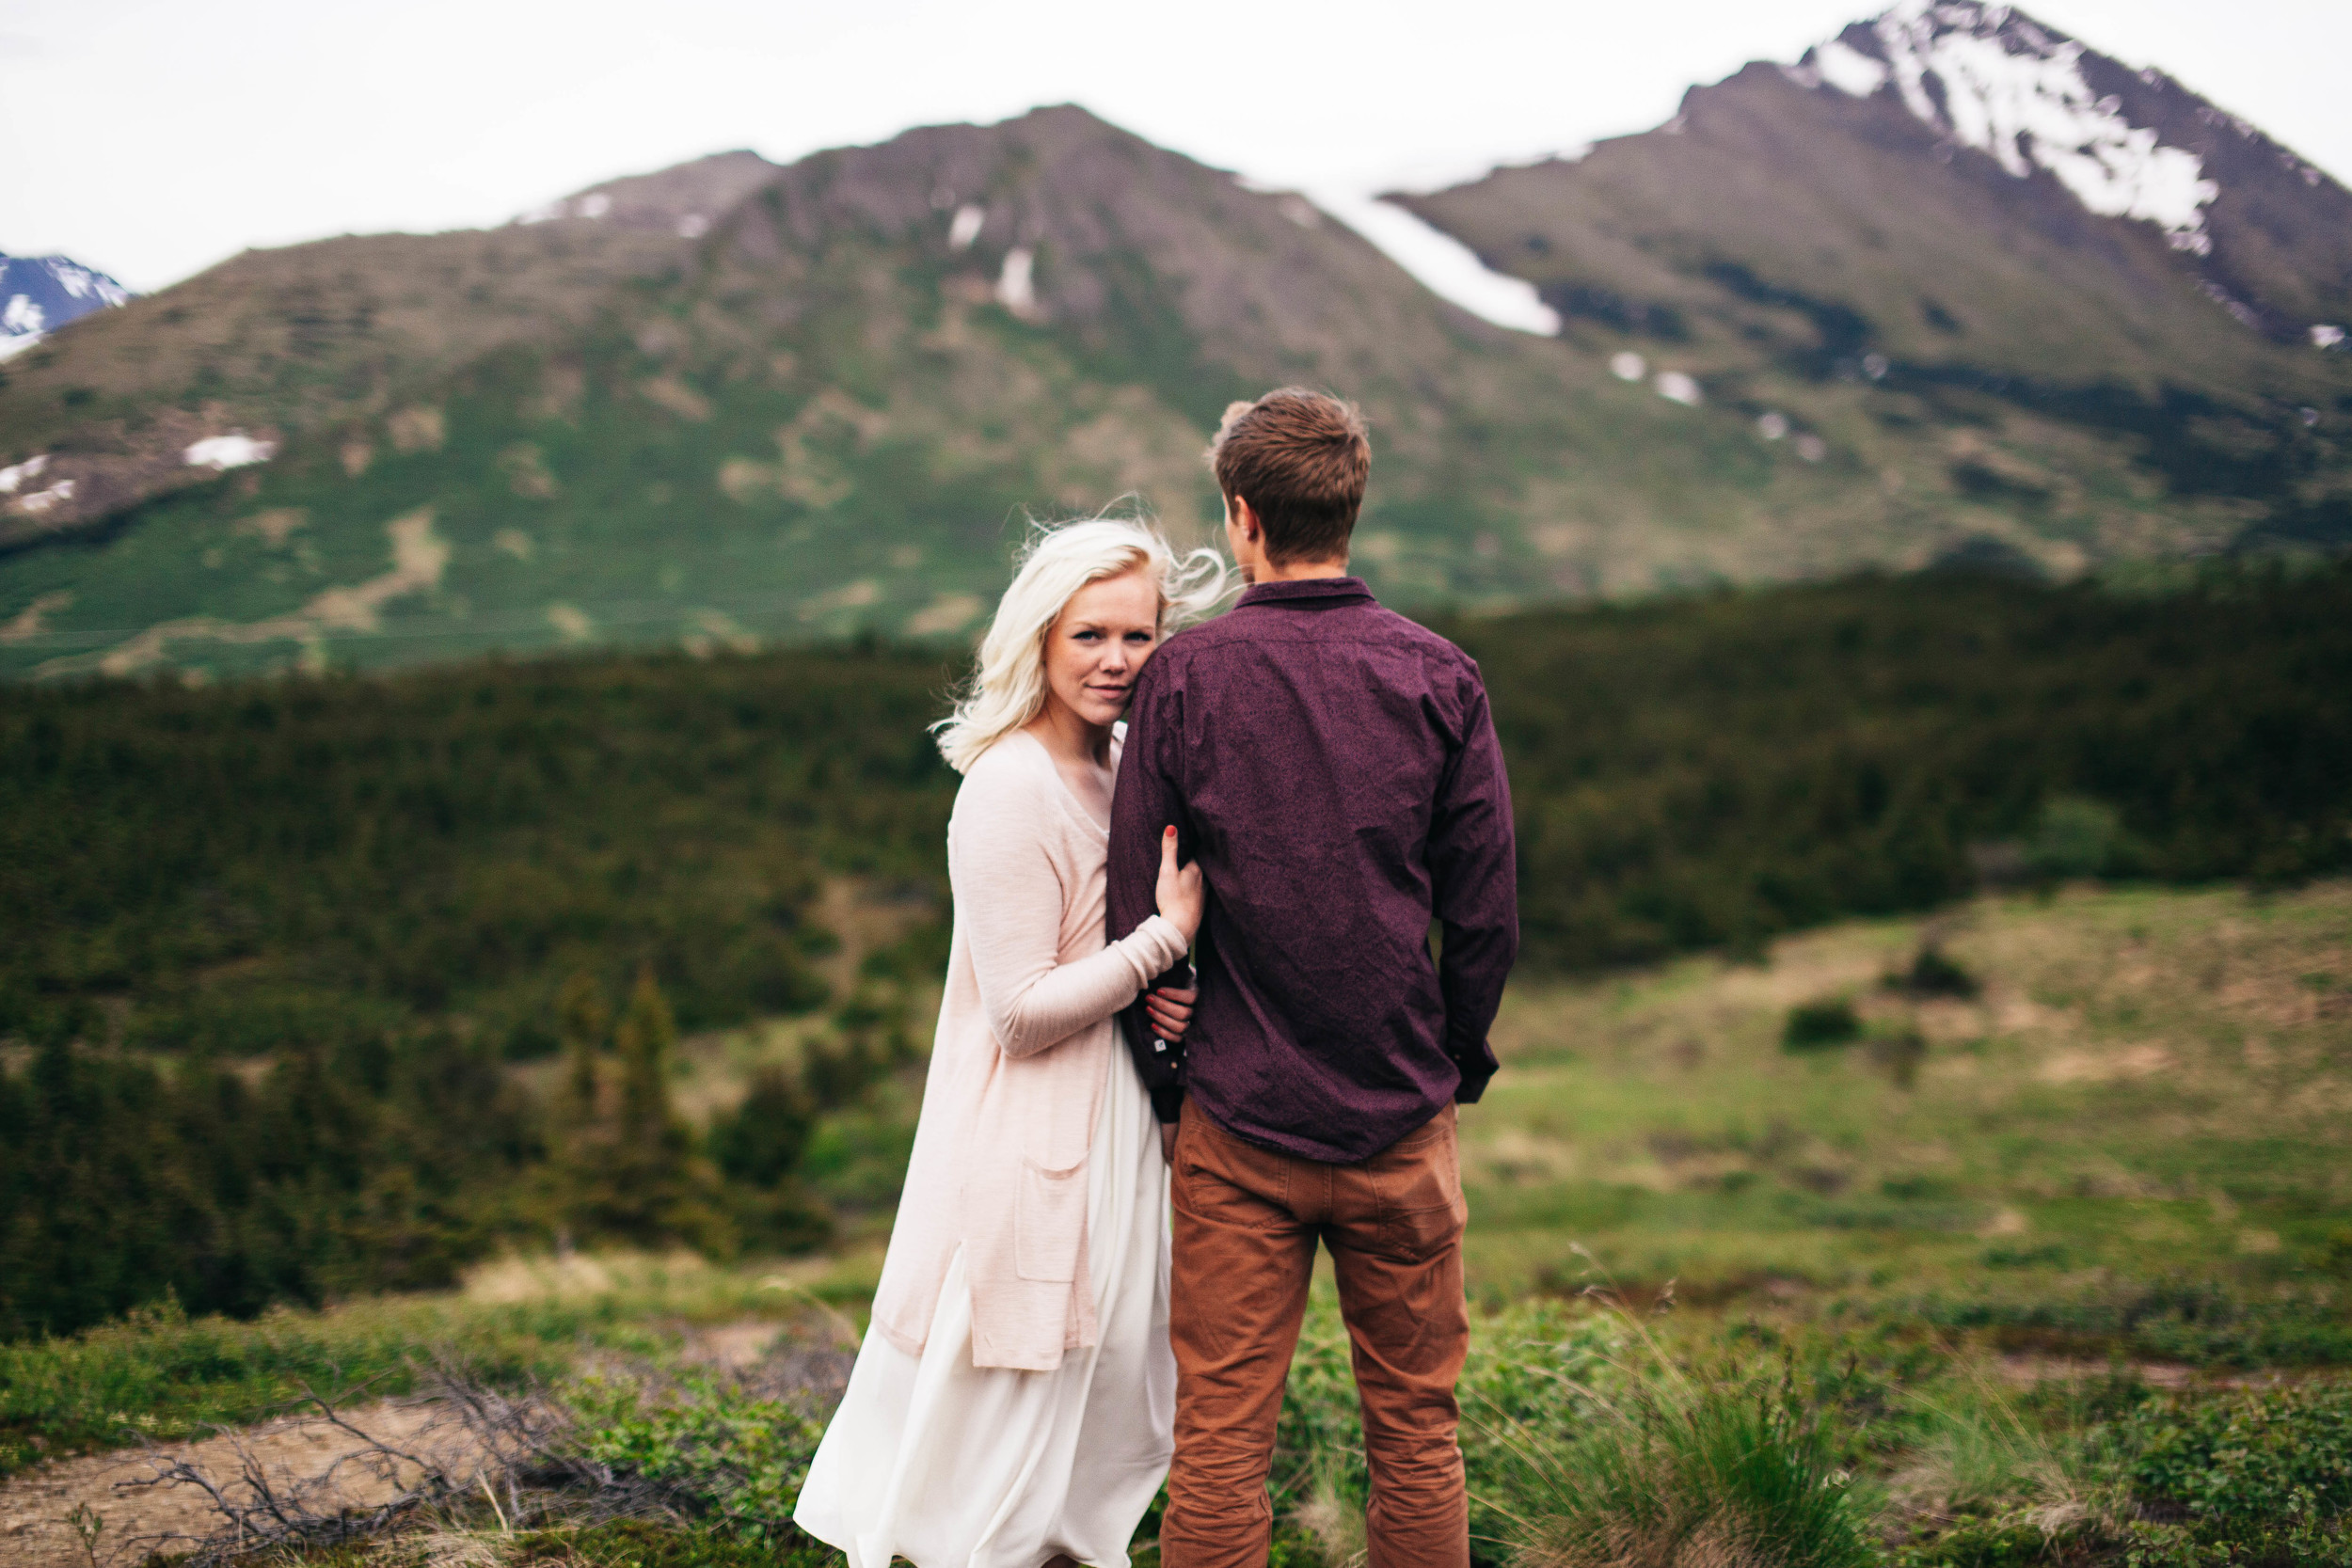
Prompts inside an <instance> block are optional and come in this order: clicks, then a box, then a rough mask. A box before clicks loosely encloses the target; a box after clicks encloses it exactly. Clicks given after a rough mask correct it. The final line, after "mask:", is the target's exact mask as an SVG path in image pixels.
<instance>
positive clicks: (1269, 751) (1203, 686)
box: [1109, 578, 1519, 1163]
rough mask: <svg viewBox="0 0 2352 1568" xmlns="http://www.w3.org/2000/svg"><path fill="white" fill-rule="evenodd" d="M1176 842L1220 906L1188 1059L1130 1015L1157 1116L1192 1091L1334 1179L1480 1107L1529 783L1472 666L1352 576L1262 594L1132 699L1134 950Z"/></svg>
mask: <svg viewBox="0 0 2352 1568" xmlns="http://www.w3.org/2000/svg"><path fill="white" fill-rule="evenodd" d="M1169 823H1173V824H1175V826H1176V828H1177V831H1178V834H1179V843H1180V845H1181V847H1182V849H1183V852H1184V856H1185V858H1187V859H1193V860H1198V861H1199V862H1200V867H1201V870H1202V872H1203V874H1204V876H1205V878H1206V879H1207V882H1208V888H1209V898H1208V912H1207V914H1206V916H1205V917H1204V918H1203V920H1202V921H1201V925H1200V935H1199V937H1198V938H1197V939H1196V942H1195V956H1196V958H1197V960H1198V968H1199V971H1200V1003H1199V1006H1198V1008H1197V1010H1196V1011H1195V1012H1194V1014H1193V1021H1192V1027H1191V1030H1190V1032H1189V1035H1188V1037H1187V1038H1186V1039H1185V1040H1184V1042H1183V1049H1182V1050H1181V1051H1180V1050H1179V1049H1178V1048H1177V1047H1176V1046H1172V1045H1170V1046H1165V1047H1163V1046H1161V1045H1160V1044H1159V1042H1158V1041H1156V1040H1155V1039H1154V1038H1153V1037H1152V1032H1151V1026H1150V1024H1149V1022H1147V1021H1146V1020H1145V1018H1144V1016H1143V1012H1142V1009H1141V1007H1140V1006H1137V1007H1135V1008H1131V1009H1130V1010H1129V1011H1128V1013H1127V1014H1126V1015H1125V1016H1124V1020H1123V1022H1124V1025H1125V1029H1126V1035H1127V1040H1128V1045H1129V1048H1130V1049H1131V1050H1132V1051H1133V1052H1134V1053H1135V1056H1136V1067H1137V1069H1139V1070H1140V1071H1141V1073H1142V1074H1143V1081H1144V1084H1145V1085H1146V1086H1147V1087H1148V1088H1150V1089H1151V1091H1152V1104H1153V1107H1154V1108H1155V1109H1156V1110H1157V1111H1158V1113H1159V1116H1160V1118H1161V1119H1162V1120H1164V1121H1168V1120H1173V1119H1175V1117H1176V1115H1177V1112H1178V1109H1179V1107H1180V1106H1181V1105H1182V1103H1183V1101H1184V1096H1185V1095H1186V1094H1187V1093H1189V1095H1190V1096H1191V1100H1192V1103H1193V1108H1194V1109H1195V1111H1196V1112H1200V1113H1205V1114H1206V1115H1207V1116H1208V1117H1210V1119H1211V1120H1213V1121H1215V1122H1216V1124H1217V1125H1218V1126H1220V1127H1222V1128H1224V1129H1225V1130H1226V1131H1228V1132H1232V1133H1233V1134H1234V1135H1235V1136H1237V1137H1241V1138H1245V1139H1247V1140H1248V1141H1249V1142H1251V1143H1255V1144H1261V1145H1263V1146H1264V1147H1266V1148H1276V1149H1280V1150H1283V1151H1285V1152H1287V1153H1292V1154H1299V1155H1304V1156H1306V1157H1307V1158H1308V1159H1311V1160H1324V1161H1330V1162H1334V1163H1339V1162H1348V1161H1356V1160H1364V1159H1369V1158H1370V1157H1371V1156H1373V1155H1375V1154H1377V1153H1379V1152H1380V1151H1381V1150H1382V1149H1384V1148H1388V1147H1389V1146H1390V1145H1391V1144H1392V1143H1394V1142H1396V1141H1397V1140H1398V1139H1399V1138H1401V1137H1403V1136H1405V1135H1406V1133H1407V1132H1412V1131H1413V1130H1414V1129H1415V1128H1417V1127H1420V1126H1421V1125H1422V1123H1424V1122H1426V1121H1427V1120H1428V1119H1429V1118H1430V1117H1433V1116H1435V1115H1437V1113H1438V1111H1439V1110H1440V1109H1441V1108H1443V1107H1444V1105H1445V1104H1446V1102H1447V1101H1451V1100H1460V1101H1473V1100H1476V1099H1477V1098H1478V1097H1479V1095H1480V1093H1481V1092H1482V1091H1483V1090H1484V1089H1485V1088H1486V1080H1487V1079H1488V1078H1489V1077H1491V1076H1493V1074H1494V1070H1495V1058H1494V1053H1493V1052H1492V1051H1491V1050H1490V1049H1489V1048H1488V1046H1487V1044H1486V1030H1487V1027H1488V1026H1489V1025H1490V1024H1491V1023H1492V1022H1494V1016H1495V1009H1496V1007H1497V1006H1499V1005H1500V1003H1501V1001H1502V982H1503V977H1504V976H1505V975H1506V974H1509V972H1510V968H1511V960H1512V959H1513V958H1515V957H1517V956H1518V940H1519V937H1518V930H1519V928H1518V880H1517V877H1516V874H1515V870H1514V864H1513V856H1514V849H1513V842H1512V832H1511V795H1510V785H1509V783H1508V781H1507V780H1506V779H1505V778H1504V776H1503V770H1502V748H1501V746H1499V745H1498V744H1497V743H1496V740H1495V731H1494V721H1493V720H1492V719H1491V718H1490V717H1489V715H1488V713H1487V711H1486V687H1485V685H1484V684H1483V683H1482V682H1481V681H1480V679H1479V675H1478V666H1477V664H1476V663H1475V662H1473V661H1472V660H1471V658H1470V656H1469V655H1468V654H1465V653H1464V652H1462V650H1461V649H1459V648H1457V647H1455V646H1454V644H1453V643H1451V642H1448V641H1446V640H1445V639H1444V638H1442V637H1439V636H1438V635H1437V634H1436V633H1434V632H1431V631H1428V630H1426V629H1424V628H1423V627H1421V626H1415V625H1414V624H1413V623H1412V622H1410V621H1407V620H1406V619H1405V618H1404V617H1403V616H1401V615H1398V614H1396V613H1395V612H1393V611H1391V610H1383V609H1382V608H1381V607H1380V606H1379V605H1378V604H1377V603H1376V602H1375V601H1374V599H1373V596H1372V594H1371V591H1370V590H1369V589H1367V588H1365V586H1364V585H1363V583H1362V582H1361V581H1359V579H1357V578H1311V579H1308V580H1305V581H1298V582H1270V583H1263V584H1260V585H1259V586H1257V587H1254V588H1252V589H1250V590H1249V591H1248V593H1246V594H1243V595H1242V596H1241V601H1240V603H1239V604H1237V605H1236V606H1235V607H1234V608H1233V610H1232V611H1231V612H1230V613H1228V614H1226V615H1224V616H1222V617H1220V618H1219V619H1217V620H1216V621H1213V622H1211V623H1209V624H1208V625H1206V626H1200V627H1196V628H1195V629H1193V630H1190V631H1187V632H1184V634H1183V635H1181V636H1179V637H1175V638H1171V639H1170V640H1169V641H1168V643H1167V645H1166V646H1164V647H1163V648H1161V649H1160V650H1159V652H1158V653H1157V654H1155V655H1154V656H1153V657H1152V661H1151V663H1149V664H1147V665H1146V666H1145V667H1144V670H1143V673H1142V676H1141V677H1140V678H1139V679H1138V680H1137V681H1136V694H1135V702H1134V705H1133V706H1132V707H1131V708H1130V709H1129V710H1128V715H1127V741H1126V751H1125V754H1124V756H1123V757H1122V759H1121V761H1120V768H1119V788H1118V792H1117V793H1116V795H1115V796H1114V797H1113V799H1112V804H1111V846H1110V887H1109V922H1110V929H1111V930H1112V931H1113V932H1114V933H1116V934H1118V935H1120V936H1124V935H1125V934H1126V933H1127V932H1129V931H1131V930H1133V929H1134V928H1135V927H1136V924H1137V922H1139V921H1141V920H1142V919H1143V918H1144V917H1145V916H1146V915H1148V914H1150V913H1151V912H1152V909H1153V908H1154V888H1155V886H1156V884H1157V882H1158V879H1159V860H1160V834H1161V832H1162V831H1163V829H1164V828H1165V827H1166V826H1167V825H1168V824H1169ZM1433 917H1434V919H1435V920H1437V921H1438V923H1439V924H1440V925H1441V926H1442V928H1443V932H1444V941H1443V947H1442V954H1443V956H1442V957H1441V958H1433V957H1432V956H1431V954H1430V944H1429V928H1430V923H1431V920H1432V919H1433Z"/></svg>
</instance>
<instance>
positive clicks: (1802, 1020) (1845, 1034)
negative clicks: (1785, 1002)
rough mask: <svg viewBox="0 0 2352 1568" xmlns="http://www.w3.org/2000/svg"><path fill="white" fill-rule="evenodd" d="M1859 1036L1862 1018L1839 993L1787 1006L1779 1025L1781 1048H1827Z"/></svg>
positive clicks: (1846, 1042)
mask: <svg viewBox="0 0 2352 1568" xmlns="http://www.w3.org/2000/svg"><path fill="white" fill-rule="evenodd" d="M1861 1037H1862V1020H1861V1018H1860V1017H1858V1016H1857V1015H1856V1014H1855V1012H1854V1010H1853V1004H1852V1003H1851V1002H1849V1001H1847V1000H1846V999H1845V998H1844V997H1842V996H1831V997H1824V998H1822V999H1821V1000H1820V1001H1818V1002H1800V1003H1798V1004H1797V1005H1796V1006H1793V1007H1791V1008H1789V1009H1788V1022H1785V1023H1783V1024H1782V1025H1781V1028H1780V1044H1781V1049H1782V1050H1784V1051H1827V1050H1832V1049H1834V1048H1836V1047H1837V1046H1841V1045H1851V1043H1853V1042H1854V1041H1855V1040H1858V1039H1860V1038H1861Z"/></svg>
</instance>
